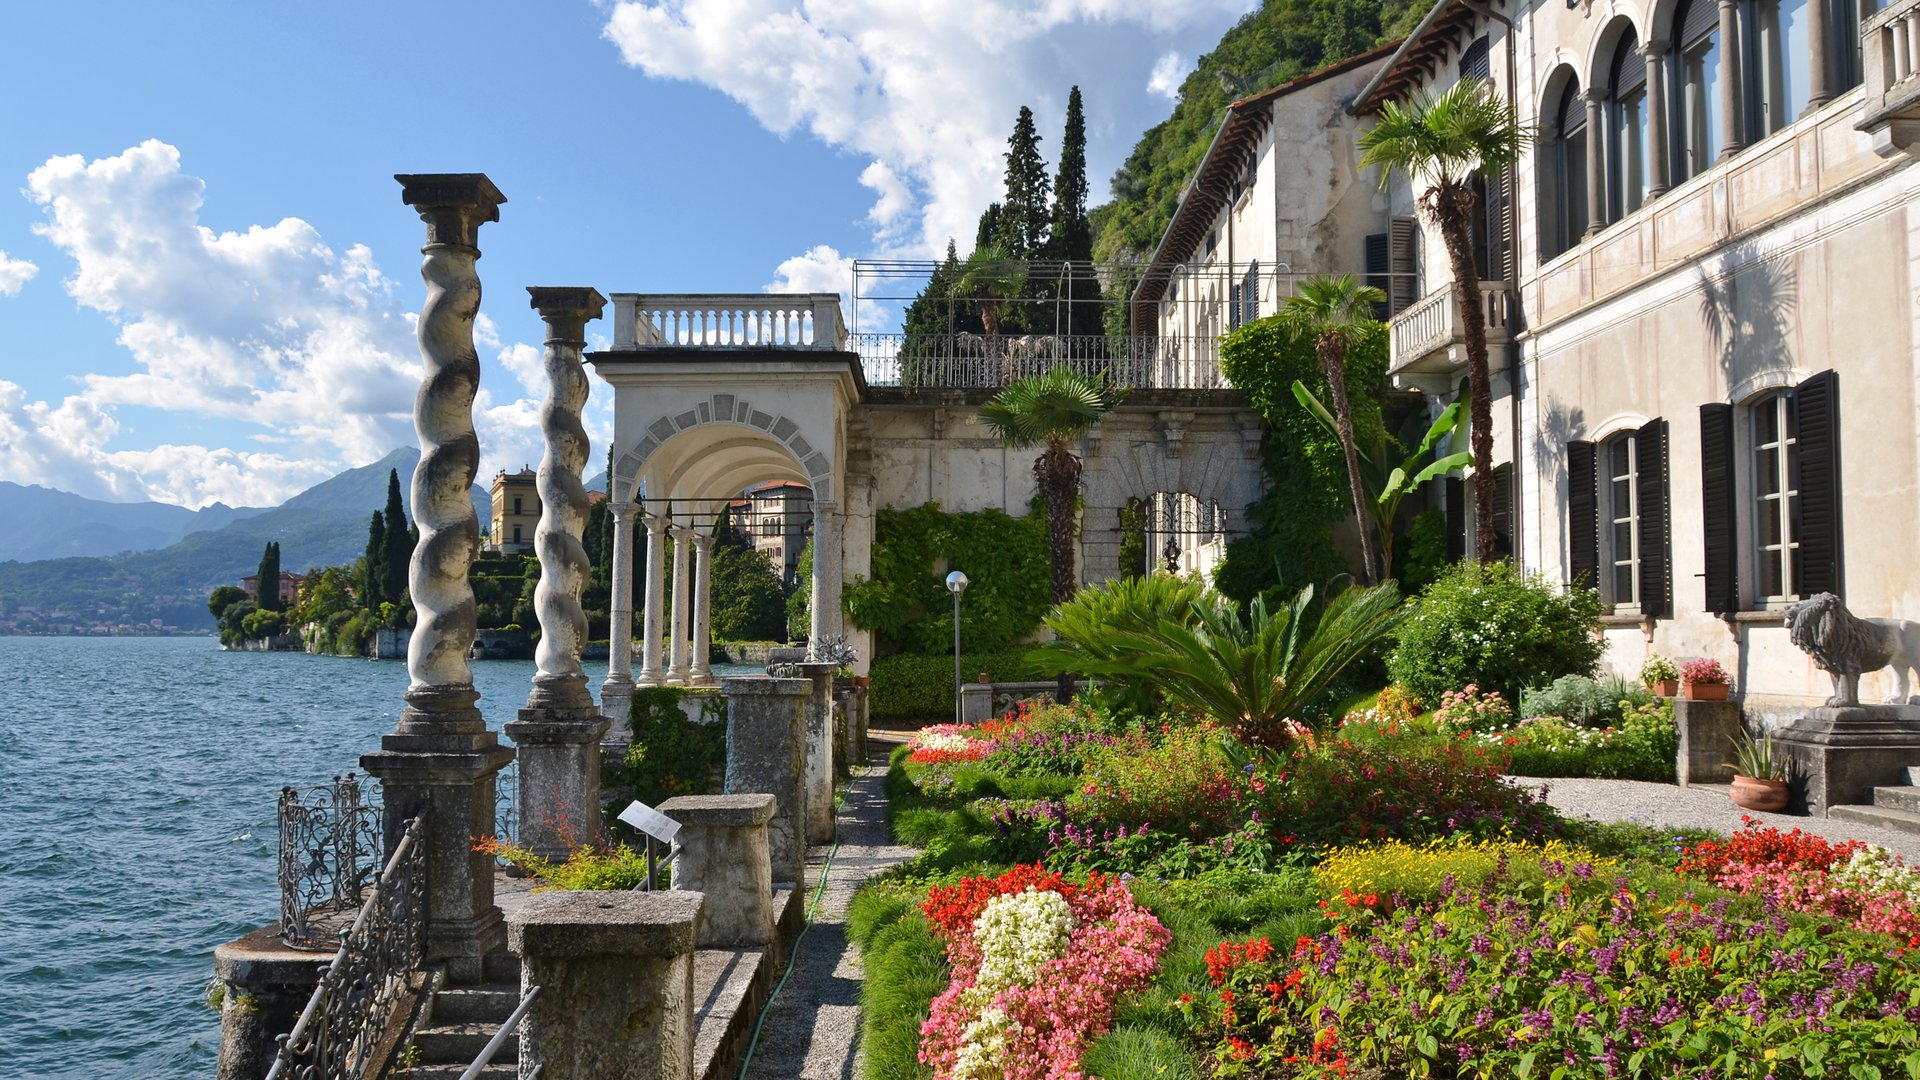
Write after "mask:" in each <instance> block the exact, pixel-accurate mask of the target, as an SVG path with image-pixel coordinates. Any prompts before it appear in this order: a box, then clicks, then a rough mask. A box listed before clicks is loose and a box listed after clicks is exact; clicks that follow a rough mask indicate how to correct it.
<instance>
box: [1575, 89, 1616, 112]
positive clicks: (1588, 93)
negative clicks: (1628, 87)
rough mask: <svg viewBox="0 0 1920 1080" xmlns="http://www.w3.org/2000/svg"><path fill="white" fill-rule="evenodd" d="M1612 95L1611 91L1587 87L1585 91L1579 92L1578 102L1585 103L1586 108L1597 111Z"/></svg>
mask: <svg viewBox="0 0 1920 1080" xmlns="http://www.w3.org/2000/svg"><path fill="white" fill-rule="evenodd" d="M1612 93H1613V91H1612V90H1602V89H1601V88H1599V87H1597V86H1589V87H1587V88H1586V89H1585V90H1582V91H1580V100H1581V101H1584V102H1586V103H1587V108H1589V109H1597V108H1599V107H1600V106H1602V105H1605V104H1606V103H1607V98H1608V97H1609V96H1610V95H1611V94H1612Z"/></svg>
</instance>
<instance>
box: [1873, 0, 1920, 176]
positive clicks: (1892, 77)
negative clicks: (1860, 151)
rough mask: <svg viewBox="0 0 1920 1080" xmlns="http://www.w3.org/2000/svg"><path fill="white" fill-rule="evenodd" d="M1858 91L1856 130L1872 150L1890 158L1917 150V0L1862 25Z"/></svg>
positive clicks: (1919, 133)
mask: <svg viewBox="0 0 1920 1080" xmlns="http://www.w3.org/2000/svg"><path fill="white" fill-rule="evenodd" d="M1860 57H1861V60H1862V61H1863V64H1862V67H1863V70H1862V72H1861V74H1862V76H1863V79H1862V83H1863V85H1862V90H1863V92H1864V95H1865V101H1864V107H1863V109H1862V110H1861V111H1862V116H1861V120H1860V123H1859V125H1858V126H1859V128H1860V130H1862V131H1865V132H1867V133H1869V134H1870V135H1872V136H1873V137H1874V149H1875V151H1877V152H1878V153H1879V154H1880V155H1881V156H1882V157H1893V156H1897V155H1898V154H1900V153H1902V152H1905V151H1909V150H1911V149H1912V148H1913V147H1915V146H1916V145H1920V0H1897V2H1895V3H1891V4H1888V5H1887V6H1886V7H1885V8H1884V9H1882V10H1880V11H1878V12H1875V13H1874V14H1873V15H1870V16H1868V17H1867V19H1866V20H1865V21H1864V22H1862V23H1861V26H1860Z"/></svg>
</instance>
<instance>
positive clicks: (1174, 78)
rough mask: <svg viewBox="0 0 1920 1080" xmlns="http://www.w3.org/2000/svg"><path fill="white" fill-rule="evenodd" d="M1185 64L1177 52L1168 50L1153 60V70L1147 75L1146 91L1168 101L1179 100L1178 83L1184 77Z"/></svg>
mask: <svg viewBox="0 0 1920 1080" xmlns="http://www.w3.org/2000/svg"><path fill="white" fill-rule="evenodd" d="M1186 72H1187V64H1186V61H1184V60H1182V59H1181V58H1180V54H1179V53H1177V52H1170V53H1167V54H1165V55H1164V56H1162V57H1160V59H1158V60H1155V61H1154V62H1153V71H1152V72H1151V73H1149V74H1148V75H1147V92H1148V93H1151V94H1158V95H1160V96H1161V97H1163V98H1166V99H1167V100H1168V101H1179V100H1180V83H1181V81H1182V80H1183V79H1185V78H1186Z"/></svg>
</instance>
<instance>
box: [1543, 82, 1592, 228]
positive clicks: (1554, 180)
mask: <svg viewBox="0 0 1920 1080" xmlns="http://www.w3.org/2000/svg"><path fill="white" fill-rule="evenodd" d="M1549 115H1550V116H1552V117H1553V121H1552V130H1551V137H1550V138H1549V139H1548V140H1547V145H1546V148H1545V150H1546V161H1545V165H1546V166H1547V167H1546V169H1545V170H1544V174H1545V175H1544V176H1543V179H1544V180H1545V184H1544V190H1543V191H1542V193H1541V194H1542V195H1543V197H1544V198H1545V199H1547V200H1549V201H1548V205H1549V207H1550V210H1551V212H1550V213H1548V214H1543V215H1542V217H1541V220H1542V221H1543V222H1544V223H1545V224H1546V227H1545V228H1543V229H1542V230H1541V232H1542V235H1541V237H1540V243H1541V245H1542V246H1543V247H1544V248H1545V249H1546V250H1545V251H1544V252H1543V254H1544V256H1545V257H1546V258H1549V259H1551V258H1553V257H1554V256H1556V255H1559V254H1560V253H1561V252H1563V251H1565V250H1567V249H1568V248H1570V247H1572V246H1573V245H1575V244H1577V243H1579V242H1580V235H1581V234H1582V233H1584V232H1586V231H1587V103H1586V102H1585V101H1583V100H1581V97H1580V85H1579V83H1577V82H1575V81H1574V80H1573V79H1568V80H1567V82H1566V85H1565V86H1564V87H1562V88H1561V91H1560V96H1559V100H1558V101H1557V102H1556V103H1555V106H1554V110H1553V112H1552V113H1550V114H1549Z"/></svg>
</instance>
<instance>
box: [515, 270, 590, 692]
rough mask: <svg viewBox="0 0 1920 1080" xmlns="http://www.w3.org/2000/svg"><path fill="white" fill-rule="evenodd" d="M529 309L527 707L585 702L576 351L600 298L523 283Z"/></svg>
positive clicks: (583, 392)
mask: <svg viewBox="0 0 1920 1080" xmlns="http://www.w3.org/2000/svg"><path fill="white" fill-rule="evenodd" d="M527 293H528V295H529V296H530V298H531V301H532V306H533V308H534V310H535V311H538V312H539V313H540V318H541V319H542V320H544V321H545V322H546V324H547V340H546V350H547V351H546V368H547V397H546V400H545V401H544V402H542V403H541V406H540V430H541V434H543V435H545V436H546V444H547V445H546V452H545V454H544V455H543V456H542V457H541V459H540V473H539V476H538V478H537V480H536V481H535V485H536V489H537V490H538V491H539V493H540V525H539V527H538V528H536V529H535V530H534V534H533V546H534V550H535V552H536V553H537V554H538V555H539V557H540V584H539V585H538V586H537V587H536V588H535V589H534V593H533V609H534V615H535V616H536V617H537V618H538V619H539V620H540V645H539V647H538V648H537V649H536V650H535V651H534V656H533V659H534V667H535V669H536V671H535V674H534V676H533V692H532V693H531V694H530V695H529V696H528V698H527V707H528V708H529V709H534V708H546V709H567V710H591V709H592V708H593V696H592V695H591V694H589V693H588V692H587V676H586V673H585V672H584V671H582V670H581V668H580V649H581V646H583V645H585V644H586V641H587V616H586V612H585V611H584V610H582V608H581V606H580V594H581V592H582V590H584V589H585V588H586V584H587V574H588V572H589V566H588V563H587V549H586V547H585V546H583V545H582V544H581V543H580V535H581V533H582V532H583V531H584V530H585V528H586V524H587V489H586V486H585V485H583V484H582V483H581V482H580V471H581V469H583V468H584V467H585V466H586V464H587V430H586V428H585V427H583V426H581V423H580V409H581V407H582V406H584V405H585V404H586V403H587V389H588V388H587V373H586V371H585V370H584V369H582V368H581V366H580V352H581V350H582V349H584V348H586V344H587V323H588V322H589V321H590V320H593V319H597V318H599V317H600V313H601V311H602V310H604V309H605V307H606V303H607V298H606V297H604V296H602V295H600V293H599V292H598V291H597V290H594V289H585V288H529V289H528V290H527Z"/></svg>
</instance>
